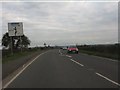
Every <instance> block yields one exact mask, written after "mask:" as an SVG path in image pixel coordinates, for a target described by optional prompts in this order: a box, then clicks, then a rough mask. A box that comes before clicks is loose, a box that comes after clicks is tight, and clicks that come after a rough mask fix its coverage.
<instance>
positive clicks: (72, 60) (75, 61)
mask: <svg viewBox="0 0 120 90" xmlns="http://www.w3.org/2000/svg"><path fill="white" fill-rule="evenodd" d="M70 60H71V61H73V62H75V63H76V64H78V65H80V66H82V67H83V66H84V65H83V64H80V63H79V62H77V61H75V60H73V59H70Z"/></svg>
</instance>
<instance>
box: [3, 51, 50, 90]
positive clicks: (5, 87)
mask: <svg viewBox="0 0 120 90" xmlns="http://www.w3.org/2000/svg"><path fill="white" fill-rule="evenodd" d="M47 52H48V51H46V52H44V53H41V54H39V55H38V56H37V57H36V58H34V59H33V60H32V61H31V62H30V63H28V64H27V65H26V66H25V67H24V68H23V69H22V70H21V71H20V72H19V73H17V74H16V75H15V76H14V77H13V78H12V79H11V80H10V81H9V82H8V83H7V84H6V85H5V86H3V88H7V87H8V85H9V84H10V83H11V82H13V81H14V80H15V79H16V78H17V77H18V76H19V75H20V74H21V73H22V72H23V71H24V70H25V69H26V68H27V67H28V66H29V65H30V64H32V63H33V62H34V61H35V60H36V59H37V58H38V57H40V56H41V55H43V54H45V53H47Z"/></svg>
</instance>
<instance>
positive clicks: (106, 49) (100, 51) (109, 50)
mask: <svg viewBox="0 0 120 90" xmlns="http://www.w3.org/2000/svg"><path fill="white" fill-rule="evenodd" d="M118 46H119V44H113V45H82V46H78V48H79V52H80V53H81V52H82V53H86V54H88V55H95V56H100V57H106V58H110V59H116V60H119V59H118Z"/></svg>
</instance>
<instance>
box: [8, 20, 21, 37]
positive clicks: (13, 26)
mask: <svg viewBox="0 0 120 90" xmlns="http://www.w3.org/2000/svg"><path fill="white" fill-rule="evenodd" d="M8 33H9V36H22V35H23V23H22V22H12V23H8Z"/></svg>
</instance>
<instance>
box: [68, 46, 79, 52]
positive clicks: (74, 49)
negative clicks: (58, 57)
mask: <svg viewBox="0 0 120 90" xmlns="http://www.w3.org/2000/svg"><path fill="white" fill-rule="evenodd" d="M67 53H77V54H78V48H77V47H76V46H69V47H68V48H67Z"/></svg>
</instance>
